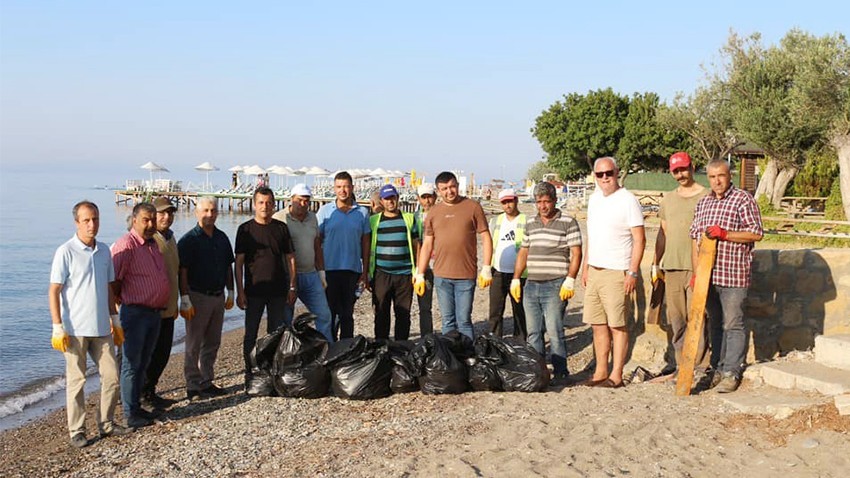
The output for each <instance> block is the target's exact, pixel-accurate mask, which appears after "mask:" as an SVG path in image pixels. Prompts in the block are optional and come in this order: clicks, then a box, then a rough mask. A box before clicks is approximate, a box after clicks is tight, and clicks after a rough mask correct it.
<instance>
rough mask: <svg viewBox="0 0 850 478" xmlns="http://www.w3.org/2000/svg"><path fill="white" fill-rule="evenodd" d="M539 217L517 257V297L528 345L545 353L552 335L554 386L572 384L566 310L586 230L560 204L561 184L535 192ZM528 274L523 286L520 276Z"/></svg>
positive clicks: (513, 286)
mask: <svg viewBox="0 0 850 478" xmlns="http://www.w3.org/2000/svg"><path fill="white" fill-rule="evenodd" d="M534 199H535V202H536V203H537V213H538V214H537V216H535V217H533V218H530V219H529V220H528V221H527V223H526V226H525V237H524V238H523V239H522V244H521V247H520V250H519V252H518V253H517V259H516V267H515V268H514V277H513V280H512V281H511V296H513V298H514V300H516V301H517V302H519V300H520V298H522V301H523V302H522V304H523V307H524V309H525V318H526V321H527V325H528V343H529V345H531V346H532V347H534V349H535V350H537V351H538V352H540V354H541V355H543V354H545V352H546V351H545V348H544V344H543V332H544V331H546V332H548V333H549V348H550V352H551V360H552V367H553V369H554V374H555V375H554V378H553V382H552V383H553V384H554V385H559V384H560V385H566V383H567V381H568V377H569V371H568V369H567V343H566V340H565V339H564V319H563V316H564V309H565V308H566V306H567V301H568V300H569V299H571V298H572V297H573V295H574V294H575V281H576V275H577V274H578V271H579V267H580V266H581V245H582V244H581V229H579V225H578V222H577V221H576V220H575V218H572V217H570V216H568V215H566V214H563V213H562V212H561V211H560V210H559V209H558V208H557V207H556V206H555V204H556V203H557V200H558V196H557V192H556V191H555V186H553V185H552V184H550V183H546V182H543V183H540V184H538V185H537V186H535V188H534ZM526 269H527V270H528V279H527V280H526V282H525V288H524V290H525V292H524V295H525V297H522V296H523V292H522V291H523V286H522V285H521V281H520V278H521V277H522V275H523V271H525V270H526Z"/></svg>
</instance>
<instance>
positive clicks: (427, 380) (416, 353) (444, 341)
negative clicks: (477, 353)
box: [407, 334, 471, 395]
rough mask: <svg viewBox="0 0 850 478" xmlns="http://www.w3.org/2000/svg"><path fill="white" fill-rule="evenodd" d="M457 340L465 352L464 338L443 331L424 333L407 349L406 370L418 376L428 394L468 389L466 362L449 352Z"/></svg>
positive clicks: (423, 390)
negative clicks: (420, 338)
mask: <svg viewBox="0 0 850 478" xmlns="http://www.w3.org/2000/svg"><path fill="white" fill-rule="evenodd" d="M466 341H469V339H468V338H467V339H466ZM458 344H460V345H461V347H460V350H461V351H462V352H464V353H466V352H467V351H468V350H467V348H471V347H468V345H469V344H468V342H467V343H466V344H465V345H466V347H464V342H463V340H462V339H459V338H458V339H457V340H453V338H447V337H446V336H443V335H437V334H428V335H426V336H425V337H424V338H423V339H422V340H421V341H420V342H419V343H418V344H417V345H416V346H415V347H414V348H413V350H411V351H410V353H409V354H408V357H407V363H408V370H409V371H410V372H411V373H412V374H413V375H414V376H416V377H417V378H418V380H419V388H421V389H422V393H425V394H428V395H436V394H452V393H463V392H465V391H466V390H468V389H469V382H468V372H467V369H466V365H465V364H464V363H463V362H462V361H461V359H458V358H457V357H456V356H455V355H454V354H453V353H452V345H456V346H457V345H458Z"/></svg>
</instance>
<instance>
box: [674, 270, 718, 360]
mask: <svg viewBox="0 0 850 478" xmlns="http://www.w3.org/2000/svg"><path fill="white" fill-rule="evenodd" d="M692 274H693V273H692V272H691V271H664V282H665V284H664V301H665V302H666V303H667V323H668V324H670V331H671V332H672V335H673V337H672V342H673V350H675V352H676V366H677V367H678V366H679V365H680V364H681V363H682V348H683V347H684V345H685V330H687V328H688V309H689V307H690V303H691V296H692V295H693V293H692V291H691V289H689V288H688V283H689V282H690V281H691V275H692ZM705 324H708V321H707V320H706V321H705ZM707 339H708V327H707V326H705V327H703V333H702V334H700V338H699V347H698V349H697V356H696V364H695V366H696V367H697V368H698V369H699V368H700V365H701V364H702V363H703V361H704V360H705V357H706V349H707V347H706V344H707V343H708V340H707Z"/></svg>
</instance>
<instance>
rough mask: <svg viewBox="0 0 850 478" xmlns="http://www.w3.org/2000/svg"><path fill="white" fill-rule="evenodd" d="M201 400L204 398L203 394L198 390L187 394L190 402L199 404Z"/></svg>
mask: <svg viewBox="0 0 850 478" xmlns="http://www.w3.org/2000/svg"><path fill="white" fill-rule="evenodd" d="M201 398H204V397H201V392H200V391H198V390H189V391H188V392H186V399H187V400H189V401H190V402H197V401H198V400H200V399H201Z"/></svg>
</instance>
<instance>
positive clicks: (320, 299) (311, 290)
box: [290, 271, 334, 342]
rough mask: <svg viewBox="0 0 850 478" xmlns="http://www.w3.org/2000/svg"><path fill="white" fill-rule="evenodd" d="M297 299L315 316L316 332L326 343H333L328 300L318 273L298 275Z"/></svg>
mask: <svg viewBox="0 0 850 478" xmlns="http://www.w3.org/2000/svg"><path fill="white" fill-rule="evenodd" d="M298 298H299V299H301V302H303V303H304V306H305V307H307V310H309V311H310V312H311V313H312V314H313V315H315V316H316V322H315V327H316V330H318V331H319V332H321V333H322V335H324V336H325V338H326V339H328V342H333V341H334V338H333V333H332V332H331V309H330V307H328V298H327V296H326V295H325V288H324V287H322V279H321V278H320V277H319V273H318V272H316V271H313V272H299V273H298ZM290 317H291V315H290Z"/></svg>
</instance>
